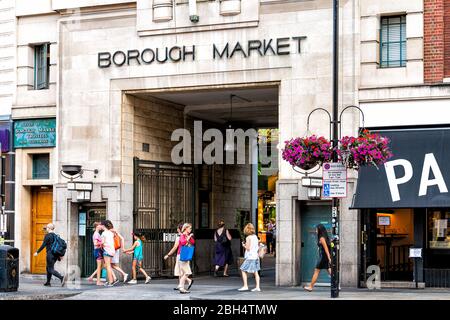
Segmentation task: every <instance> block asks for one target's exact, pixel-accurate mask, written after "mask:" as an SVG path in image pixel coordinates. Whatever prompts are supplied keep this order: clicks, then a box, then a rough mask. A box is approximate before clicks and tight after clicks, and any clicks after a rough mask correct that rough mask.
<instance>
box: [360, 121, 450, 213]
mask: <svg viewBox="0 0 450 320" xmlns="http://www.w3.org/2000/svg"><path fill="white" fill-rule="evenodd" d="M379 133H382V134H383V136H386V137H388V138H389V139H390V140H391V142H390V147H391V149H392V152H393V154H394V157H393V158H392V159H390V161H388V162H386V163H385V164H384V166H379V167H378V168H375V167H363V168H361V169H360V170H359V173H358V183H357V189H356V197H355V203H354V205H353V208H354V209H360V208H377V209H380V208H442V207H449V206H450V193H449V186H450V166H448V163H449V162H450V148H448V146H449V145H450V128H440V129H434V128H433V129H408V130H382V131H381V130H380V131H379Z"/></svg>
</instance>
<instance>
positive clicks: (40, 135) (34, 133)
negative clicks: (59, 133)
mask: <svg viewBox="0 0 450 320" xmlns="http://www.w3.org/2000/svg"><path fill="white" fill-rule="evenodd" d="M54 146H56V119H33V120H17V121H14V148H41V147H54Z"/></svg>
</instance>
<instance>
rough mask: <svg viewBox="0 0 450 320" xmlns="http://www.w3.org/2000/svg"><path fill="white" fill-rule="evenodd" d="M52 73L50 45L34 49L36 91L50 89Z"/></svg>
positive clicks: (42, 45) (45, 44)
mask: <svg viewBox="0 0 450 320" xmlns="http://www.w3.org/2000/svg"><path fill="white" fill-rule="evenodd" d="M49 73H50V44H49V43H44V44H41V45H37V46H35V47H34V89H35V90H42V89H48V78H49Z"/></svg>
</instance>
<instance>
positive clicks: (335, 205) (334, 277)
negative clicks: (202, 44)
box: [331, 0, 339, 298]
mask: <svg viewBox="0 0 450 320" xmlns="http://www.w3.org/2000/svg"><path fill="white" fill-rule="evenodd" d="M338 68H339V0H333V108H332V121H331V123H332V127H333V129H332V133H333V135H332V143H333V158H332V161H333V162H338V155H337V152H336V149H337V146H338V143H339V140H338V139H339V137H338V135H339V118H338V102H339V92H338V88H339V87H338V72H339V69H338ZM331 230H332V235H333V239H332V242H331V298H338V297H339V199H338V198H333V199H332V203H331Z"/></svg>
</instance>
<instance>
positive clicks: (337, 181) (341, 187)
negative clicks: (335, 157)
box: [322, 163, 347, 198]
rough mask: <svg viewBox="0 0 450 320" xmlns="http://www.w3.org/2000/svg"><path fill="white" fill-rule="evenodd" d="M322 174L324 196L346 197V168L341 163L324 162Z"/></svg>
mask: <svg viewBox="0 0 450 320" xmlns="http://www.w3.org/2000/svg"><path fill="white" fill-rule="evenodd" d="M322 175H323V179H322V181H323V185H322V196H323V197H324V198H345V197H347V169H346V168H345V166H344V165H343V164H342V163H325V164H324V165H323V168H322Z"/></svg>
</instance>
